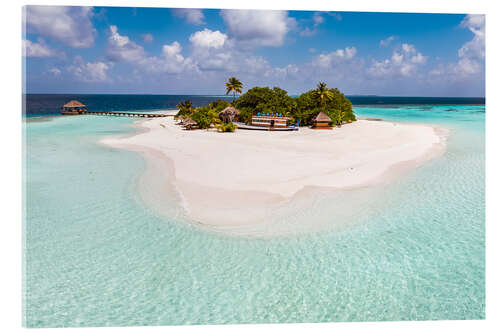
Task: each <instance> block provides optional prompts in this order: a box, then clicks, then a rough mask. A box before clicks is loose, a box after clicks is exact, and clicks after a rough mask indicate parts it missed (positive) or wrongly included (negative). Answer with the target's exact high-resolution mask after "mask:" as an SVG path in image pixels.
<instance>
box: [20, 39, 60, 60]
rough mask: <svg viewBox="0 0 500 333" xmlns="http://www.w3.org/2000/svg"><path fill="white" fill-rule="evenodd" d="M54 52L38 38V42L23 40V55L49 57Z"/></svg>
mask: <svg viewBox="0 0 500 333" xmlns="http://www.w3.org/2000/svg"><path fill="white" fill-rule="evenodd" d="M54 54H55V51H54V50H52V49H51V48H50V47H48V46H47V45H46V44H45V43H44V42H43V40H41V39H39V40H38V43H34V42H32V41H30V40H23V56H25V57H51V56H53V55H54Z"/></svg>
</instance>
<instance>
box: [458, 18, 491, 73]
mask: <svg viewBox="0 0 500 333" xmlns="http://www.w3.org/2000/svg"><path fill="white" fill-rule="evenodd" d="M461 26H462V27H465V28H468V29H469V30H470V31H471V32H472V33H473V34H474V38H472V40H470V41H468V42H467V43H465V44H464V45H463V46H462V47H461V48H460V49H459V50H458V57H459V61H458V68H457V69H458V70H463V71H464V73H466V74H474V73H477V72H479V70H480V69H481V67H482V66H481V63H482V62H483V60H484V56H485V51H484V37H485V36H484V32H485V29H484V26H485V18H484V15H467V16H466V17H465V18H464V19H463V21H462V23H461Z"/></svg>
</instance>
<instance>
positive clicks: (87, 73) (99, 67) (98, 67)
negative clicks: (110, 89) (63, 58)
mask: <svg viewBox="0 0 500 333" xmlns="http://www.w3.org/2000/svg"><path fill="white" fill-rule="evenodd" d="M111 67H112V64H110V63H105V62H101V61H96V62H87V63H85V62H84V61H83V58H82V57H81V56H76V57H75V59H74V62H73V64H72V65H70V66H68V67H67V71H68V72H69V73H71V74H73V76H74V77H75V78H76V79H78V80H79V81H83V82H103V81H109V78H108V70H109V69H111Z"/></svg>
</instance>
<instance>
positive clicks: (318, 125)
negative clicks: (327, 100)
mask: <svg viewBox="0 0 500 333" xmlns="http://www.w3.org/2000/svg"><path fill="white" fill-rule="evenodd" d="M331 124H332V119H331V118H330V117H328V115H327V114H326V113H324V112H323V111H321V112H320V113H318V115H317V116H316V117H315V118H314V119H313V126H312V128H314V129H332V125H331Z"/></svg>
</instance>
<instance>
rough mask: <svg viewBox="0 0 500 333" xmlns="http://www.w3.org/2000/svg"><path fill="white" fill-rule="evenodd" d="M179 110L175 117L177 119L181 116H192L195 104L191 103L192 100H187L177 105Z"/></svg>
mask: <svg viewBox="0 0 500 333" xmlns="http://www.w3.org/2000/svg"><path fill="white" fill-rule="evenodd" d="M177 108H178V109H179V112H177V114H176V115H175V117H174V118H175V119H177V118H179V117H180V116H188V115H190V114H191V111H193V103H191V101H190V100H188V99H186V100H185V101H184V102H182V101H181V102H179V103H177Z"/></svg>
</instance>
